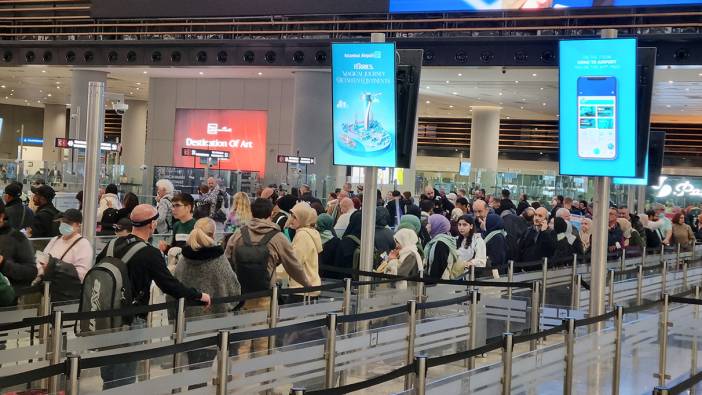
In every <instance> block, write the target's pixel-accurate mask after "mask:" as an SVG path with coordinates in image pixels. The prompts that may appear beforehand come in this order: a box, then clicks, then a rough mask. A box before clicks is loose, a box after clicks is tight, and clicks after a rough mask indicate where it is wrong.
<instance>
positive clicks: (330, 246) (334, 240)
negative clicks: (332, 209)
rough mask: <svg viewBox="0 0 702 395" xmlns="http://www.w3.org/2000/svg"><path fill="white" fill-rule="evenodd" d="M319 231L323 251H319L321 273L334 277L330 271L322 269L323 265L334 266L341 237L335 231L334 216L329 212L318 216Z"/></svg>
mask: <svg viewBox="0 0 702 395" xmlns="http://www.w3.org/2000/svg"><path fill="white" fill-rule="evenodd" d="M317 231H318V232H319V237H320V238H321V240H322V252H320V253H319V266H320V275H321V276H322V277H333V276H330V273H328V272H325V271H324V269H321V266H334V259H335V258H336V250H337V248H338V247H339V242H340V241H341V240H339V238H338V237H337V236H336V232H334V218H332V216H331V215H329V214H326V213H324V214H320V215H319V216H318V217H317Z"/></svg>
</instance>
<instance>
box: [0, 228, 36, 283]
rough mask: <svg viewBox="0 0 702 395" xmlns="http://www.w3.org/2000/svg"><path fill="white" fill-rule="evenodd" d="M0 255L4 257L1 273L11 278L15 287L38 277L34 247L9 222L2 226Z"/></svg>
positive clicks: (0, 266)
mask: <svg viewBox="0 0 702 395" xmlns="http://www.w3.org/2000/svg"><path fill="white" fill-rule="evenodd" d="M0 255H2V257H3V262H2V265H0V273H2V274H3V275H5V277H7V279H8V280H10V283H11V284H12V287H13V288H15V289H18V288H24V287H28V286H30V285H31V284H32V280H34V279H35V278H36V277H37V267H36V265H35V263H34V248H32V244H31V243H30V242H29V240H28V239H27V238H26V237H25V236H24V234H22V233H21V232H20V231H18V230H16V229H12V228H11V227H10V225H8V224H7V223H5V224H4V225H3V226H2V227H1V228H0Z"/></svg>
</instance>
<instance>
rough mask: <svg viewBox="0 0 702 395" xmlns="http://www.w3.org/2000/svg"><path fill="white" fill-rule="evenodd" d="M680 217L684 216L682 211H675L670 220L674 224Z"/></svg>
mask: <svg viewBox="0 0 702 395" xmlns="http://www.w3.org/2000/svg"><path fill="white" fill-rule="evenodd" d="M680 218H685V215H684V214H683V213H675V214H674V215H673V218H672V222H673V223H674V224H677V223H678V221H680Z"/></svg>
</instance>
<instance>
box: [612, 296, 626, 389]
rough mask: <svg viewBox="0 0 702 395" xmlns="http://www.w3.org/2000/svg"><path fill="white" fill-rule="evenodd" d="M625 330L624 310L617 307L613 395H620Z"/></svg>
mask: <svg viewBox="0 0 702 395" xmlns="http://www.w3.org/2000/svg"><path fill="white" fill-rule="evenodd" d="M623 328H624V308H622V306H617V315H616V316H614V330H615V332H614V367H613V369H612V395H619V385H620V383H621V369H622V331H623Z"/></svg>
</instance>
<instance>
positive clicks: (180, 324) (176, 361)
mask: <svg viewBox="0 0 702 395" xmlns="http://www.w3.org/2000/svg"><path fill="white" fill-rule="evenodd" d="M184 338H185V298H180V299H178V311H177V313H176V319H175V339H174V340H175V344H180V343H182V342H183V339H184ZM180 366H181V354H180V353H175V354H173V373H179V372H180V369H181V368H180Z"/></svg>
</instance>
